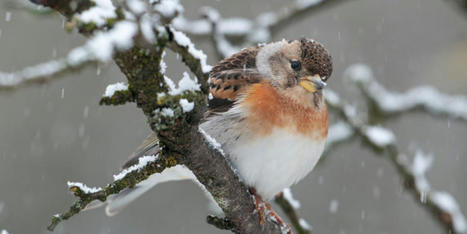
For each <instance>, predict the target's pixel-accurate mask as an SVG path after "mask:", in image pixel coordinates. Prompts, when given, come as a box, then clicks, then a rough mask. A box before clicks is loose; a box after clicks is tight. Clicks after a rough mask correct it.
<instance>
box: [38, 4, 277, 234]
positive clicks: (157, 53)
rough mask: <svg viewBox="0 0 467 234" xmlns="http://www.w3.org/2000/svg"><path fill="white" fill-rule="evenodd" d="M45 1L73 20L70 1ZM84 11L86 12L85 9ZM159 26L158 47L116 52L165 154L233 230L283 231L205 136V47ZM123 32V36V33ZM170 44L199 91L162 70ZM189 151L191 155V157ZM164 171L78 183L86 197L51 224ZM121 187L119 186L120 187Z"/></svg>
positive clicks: (80, 194) (119, 44)
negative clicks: (92, 186)
mask: <svg viewBox="0 0 467 234" xmlns="http://www.w3.org/2000/svg"><path fill="white" fill-rule="evenodd" d="M41 3H42V4H45V5H47V6H49V7H52V8H53V9H56V10H57V11H59V12H61V13H63V14H65V15H66V16H67V17H69V18H71V17H72V15H73V14H74V12H70V9H69V3H70V1H60V2H55V1H42V2H41ZM78 9H80V10H82V11H83V12H85V11H84V10H85V9H82V8H78ZM124 23H126V24H127V25H124V26H127V27H129V28H130V29H131V28H133V27H134V26H133V24H135V22H134V21H126V20H122V21H121V22H119V23H117V24H116V25H115V27H113V28H111V29H110V31H109V32H108V33H109V34H111V32H112V31H113V30H117V31H118V26H119V25H122V24H124ZM138 28H139V27H138ZM154 28H155V29H156V31H157V32H156V33H155V35H157V36H156V41H154V42H153V45H152V46H148V45H147V44H144V45H141V44H134V43H132V44H130V45H131V46H128V45H129V43H125V40H124V41H123V42H122V41H121V40H118V41H115V42H113V44H111V45H112V46H111V47H110V48H111V49H113V48H115V49H117V51H115V52H114V53H113V54H114V55H113V58H114V61H115V62H116V64H117V66H118V67H119V68H120V70H121V71H122V72H123V73H124V74H125V76H126V77H127V79H128V84H129V85H128V92H130V93H131V94H132V96H133V98H134V101H135V103H136V104H137V106H138V107H139V108H140V109H141V110H142V111H143V113H144V114H145V115H146V117H147V118H148V122H149V124H150V126H151V129H152V130H153V131H154V132H156V133H157V135H158V138H159V140H160V144H161V146H162V147H161V150H162V151H161V152H162V155H171V157H173V159H174V162H176V163H181V164H184V165H186V166H187V167H188V168H189V169H190V170H191V171H192V172H193V173H194V174H195V176H196V177H197V178H198V180H199V181H200V182H201V183H202V184H203V185H204V186H205V187H206V189H207V191H209V192H210V193H211V194H212V196H213V197H214V199H215V200H216V201H217V203H218V204H219V206H220V207H221V208H222V210H223V211H224V213H225V215H226V218H227V219H228V220H229V222H230V223H231V224H232V229H231V230H232V231H234V232H237V233H281V232H282V231H281V228H282V227H280V226H279V225H278V224H276V223H275V222H273V221H272V220H267V222H265V223H264V224H263V225H260V216H259V214H258V213H256V212H254V210H255V203H254V199H253V198H252V197H251V195H250V194H249V192H248V190H247V189H246V186H245V185H243V184H242V183H241V182H240V180H239V179H238V176H237V175H236V174H235V173H234V171H233V170H232V168H231V167H230V165H229V163H228V162H227V160H226V157H224V155H223V153H221V152H220V151H219V150H217V149H215V148H213V147H212V146H211V145H210V144H209V143H208V142H207V141H206V139H205V136H204V135H202V134H201V133H200V132H199V131H198V124H199V122H200V120H201V119H202V118H203V114H204V112H205V111H206V109H207V93H208V83H207V80H208V75H207V73H208V72H209V70H210V66H208V65H207V64H206V56H205V55H204V53H202V52H201V51H199V50H196V49H195V48H194V46H193V44H192V43H191V41H190V40H189V39H188V38H187V37H186V36H185V35H184V34H182V33H180V32H177V31H175V30H173V29H171V28H170V27H165V28H163V27H160V26H155V27H154ZM93 33H94V35H95V36H94V37H92V38H98V37H99V36H101V35H102V34H101V32H99V31H96V32H93ZM125 33H126V34H124V35H125V36H126V37H129V36H131V37H132V38H133V37H137V32H136V34H135V33H133V32H131V33H128V32H125ZM104 35H105V33H104ZM111 35H114V34H111ZM118 35H119V36H120V37H119V39H121V34H118ZM107 39H109V41H111V42H112V40H113V39H112V38H107ZM146 39H147V38H146ZM137 42H138V41H137ZM137 42H136V43H137ZM124 45H125V46H124ZM166 45H167V46H169V48H170V49H172V50H173V51H174V52H176V53H179V54H180V55H181V56H182V58H183V61H184V62H185V64H186V65H187V66H188V67H189V68H190V70H191V71H192V72H193V73H194V74H196V75H197V77H198V81H199V82H200V84H199V85H200V87H201V88H200V89H199V91H196V87H194V89H193V90H179V92H178V93H176V92H175V91H174V90H172V88H171V87H170V86H168V85H167V83H166V80H165V79H166V78H165V77H164V76H163V74H162V73H161V72H160V70H161V68H160V63H161V58H162V53H163V51H164V48H165V47H166ZM110 54H112V53H110ZM106 57H107V56H106ZM116 94H118V92H117V93H114V95H116ZM112 96H113V95H112ZM182 99H185V101H186V102H188V103H193V106H194V107H193V109H192V110H185V109H184V107H183V106H181V104H180V101H181V100H182ZM164 110H171V112H170V113H171V114H169V115H167V114H166V112H164ZM187 155H189V157H186V156H187ZM157 165H161V164H157ZM151 168H152V169H154V168H156V169H158V168H162V166H158V167H155V166H152V167H151ZM161 171H162V170H152V171H149V172H148V170H145V169H142V170H136V171H134V172H132V173H131V174H132V176H133V177H131V180H130V181H127V180H124V181H125V183H123V184H122V183H117V181H116V182H114V183H111V184H110V185H108V186H107V187H106V188H105V189H104V190H99V191H98V192H95V193H91V194H87V193H83V191H82V190H81V189H80V188H79V187H76V186H74V187H72V188H71V189H72V190H73V191H74V192H75V195H76V196H78V197H79V198H80V200H79V201H78V202H76V203H75V204H74V205H73V206H72V207H71V208H70V210H69V211H68V212H66V213H64V214H61V215H58V216H55V217H54V218H53V219H52V224H51V226H50V227H49V228H50V229H53V228H54V227H55V226H56V225H57V224H58V223H59V222H60V221H61V220H63V219H67V218H69V217H71V216H73V215H74V214H76V213H78V212H80V211H81V210H83V209H84V208H85V207H86V206H87V205H88V204H89V203H90V202H91V201H93V200H96V199H97V200H101V201H103V200H105V199H106V198H107V197H108V196H109V195H111V194H114V193H118V192H119V191H121V190H122V189H124V188H126V187H132V186H134V185H135V184H136V183H137V182H139V181H142V180H144V179H146V178H148V177H149V176H150V175H151V174H152V173H158V172H161ZM135 177H136V178H135ZM125 178H127V176H125V177H124V179H125ZM115 186H116V187H117V188H118V189H115ZM108 190H110V192H109V191H108Z"/></svg>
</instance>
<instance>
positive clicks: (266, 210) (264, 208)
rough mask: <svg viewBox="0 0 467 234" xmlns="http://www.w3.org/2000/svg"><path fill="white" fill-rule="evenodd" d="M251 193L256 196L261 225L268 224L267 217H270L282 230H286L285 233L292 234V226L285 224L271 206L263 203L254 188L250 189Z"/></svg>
mask: <svg viewBox="0 0 467 234" xmlns="http://www.w3.org/2000/svg"><path fill="white" fill-rule="evenodd" d="M250 193H251V194H252V195H253V196H254V198H255V204H256V208H255V210H256V211H257V212H258V214H259V217H260V219H259V224H260V225H263V224H264V223H265V222H266V217H267V215H269V218H270V219H271V220H272V221H274V222H275V223H277V224H279V225H280V226H281V229H282V230H284V232H286V233H288V234H292V229H291V228H290V226H289V225H288V224H287V223H285V222H284V221H283V220H282V219H281V218H280V217H279V215H278V214H277V213H276V212H274V210H272V208H271V204H269V203H267V202H265V201H263V198H261V196H260V195H259V194H257V193H256V190H255V189H254V188H250Z"/></svg>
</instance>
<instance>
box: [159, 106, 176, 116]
mask: <svg viewBox="0 0 467 234" xmlns="http://www.w3.org/2000/svg"><path fill="white" fill-rule="evenodd" d="M161 114H162V115H163V116H167V117H174V111H173V110H172V109H170V108H166V107H164V108H162V110H161Z"/></svg>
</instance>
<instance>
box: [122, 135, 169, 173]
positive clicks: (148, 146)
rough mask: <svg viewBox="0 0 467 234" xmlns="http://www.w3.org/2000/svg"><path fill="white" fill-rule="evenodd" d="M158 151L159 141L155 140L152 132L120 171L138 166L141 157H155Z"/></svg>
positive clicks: (155, 136) (155, 137)
mask: <svg viewBox="0 0 467 234" xmlns="http://www.w3.org/2000/svg"><path fill="white" fill-rule="evenodd" d="M159 150H160V149H159V139H158V138H157V135H156V133H154V132H153V133H151V134H149V136H147V137H146V139H144V141H143V143H142V144H141V145H140V146H139V147H138V148H137V149H136V151H135V152H134V153H133V154H132V155H131V156H130V158H129V159H128V161H126V162H125V164H123V166H122V169H126V168H128V167H131V166H133V165H135V164H138V162H139V158H140V157H142V156H151V155H157V154H158V153H159Z"/></svg>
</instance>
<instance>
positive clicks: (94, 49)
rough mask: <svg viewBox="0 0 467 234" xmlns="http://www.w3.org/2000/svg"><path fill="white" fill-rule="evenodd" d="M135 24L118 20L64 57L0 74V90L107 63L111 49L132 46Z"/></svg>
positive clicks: (110, 56)
mask: <svg viewBox="0 0 467 234" xmlns="http://www.w3.org/2000/svg"><path fill="white" fill-rule="evenodd" d="M136 32H137V25H136V24H135V23H134V22H131V21H121V22H118V23H116V24H115V26H114V27H113V28H112V29H111V30H109V31H106V32H98V33H96V34H95V35H94V36H92V37H91V38H90V39H88V41H87V42H86V43H85V44H84V45H83V46H80V47H77V48H74V49H72V50H71V51H70V52H69V53H68V55H67V56H66V57H65V58H62V59H57V60H52V61H49V62H45V63H42V64H38V65H35V66H31V67H26V68H24V69H22V70H20V71H17V72H12V73H5V72H0V89H12V88H16V87H20V86H22V85H26V84H32V83H44V82H47V81H49V80H51V79H52V78H56V76H57V75H60V74H63V73H66V72H68V71H72V70H76V69H78V68H81V67H84V66H85V65H87V64H91V63H95V62H97V61H100V62H108V61H110V59H111V58H112V55H113V54H114V52H115V50H117V49H118V50H125V49H128V48H130V47H131V46H132V45H133V37H134V36H135V35H136Z"/></svg>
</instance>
